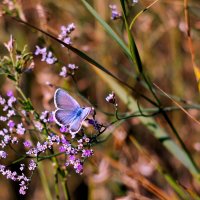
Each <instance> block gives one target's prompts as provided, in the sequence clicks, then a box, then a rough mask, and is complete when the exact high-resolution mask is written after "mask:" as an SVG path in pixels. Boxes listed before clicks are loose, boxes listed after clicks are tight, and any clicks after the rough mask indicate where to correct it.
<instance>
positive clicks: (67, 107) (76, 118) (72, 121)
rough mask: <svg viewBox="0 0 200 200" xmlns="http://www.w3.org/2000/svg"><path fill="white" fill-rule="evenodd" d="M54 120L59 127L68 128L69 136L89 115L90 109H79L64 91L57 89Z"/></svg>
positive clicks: (75, 102) (78, 128)
mask: <svg viewBox="0 0 200 200" xmlns="http://www.w3.org/2000/svg"><path fill="white" fill-rule="evenodd" d="M54 104H55V107H56V110H55V111H54V115H53V116H54V120H55V122H56V123H57V124H58V125H60V126H65V127H67V128H68V130H69V132H70V133H71V134H75V133H77V132H78V131H79V130H80V129H81V126H82V123H83V121H84V120H85V119H86V117H87V116H88V115H89V114H90V112H91V110H92V108H91V107H80V105H79V104H78V102H77V101H76V100H75V99H74V98H73V97H71V96H70V95H69V94H68V93H67V92H66V91H65V90H63V89H61V88H58V89H57V90H56V91H55V94H54Z"/></svg>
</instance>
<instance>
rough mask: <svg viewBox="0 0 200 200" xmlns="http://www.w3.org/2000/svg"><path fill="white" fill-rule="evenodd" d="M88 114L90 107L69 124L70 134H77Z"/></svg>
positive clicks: (84, 109)
mask: <svg viewBox="0 0 200 200" xmlns="http://www.w3.org/2000/svg"><path fill="white" fill-rule="evenodd" d="M90 112H91V108H90V107H87V108H83V109H82V111H81V114H80V115H79V116H76V118H75V119H74V120H73V121H72V122H71V123H70V126H69V131H70V133H72V134H73V133H77V132H78V131H79V130H80V128H81V126H82V123H83V121H84V120H85V118H86V117H87V116H88V115H89V114H90Z"/></svg>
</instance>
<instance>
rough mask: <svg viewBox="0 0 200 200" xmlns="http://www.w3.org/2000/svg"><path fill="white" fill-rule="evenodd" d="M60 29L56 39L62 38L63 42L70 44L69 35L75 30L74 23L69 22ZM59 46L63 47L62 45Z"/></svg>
mask: <svg viewBox="0 0 200 200" xmlns="http://www.w3.org/2000/svg"><path fill="white" fill-rule="evenodd" d="M60 30H61V33H60V34H59V35H58V39H59V40H62V41H63V42H64V43H65V44H68V45H72V41H71V38H70V36H69V35H70V34H71V32H72V31H74V30H75V25H74V23H71V24H69V25H68V26H61V28H60ZM61 46H62V47H64V46H63V45H61Z"/></svg>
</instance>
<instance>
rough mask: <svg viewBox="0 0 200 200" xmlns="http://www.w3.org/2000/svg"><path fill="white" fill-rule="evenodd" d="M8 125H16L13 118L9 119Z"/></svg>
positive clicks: (11, 126) (10, 126)
mask: <svg viewBox="0 0 200 200" xmlns="http://www.w3.org/2000/svg"><path fill="white" fill-rule="evenodd" d="M7 125H8V126H9V128H13V127H14V126H15V122H13V120H9V121H8V123H7Z"/></svg>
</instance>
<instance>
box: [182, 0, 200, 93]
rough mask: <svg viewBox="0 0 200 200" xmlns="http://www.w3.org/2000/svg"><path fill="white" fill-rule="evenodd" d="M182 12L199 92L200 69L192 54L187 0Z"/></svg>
mask: <svg viewBox="0 0 200 200" xmlns="http://www.w3.org/2000/svg"><path fill="white" fill-rule="evenodd" d="M184 14H185V23H186V32H187V39H188V46H189V50H190V55H191V60H192V66H193V70H194V74H195V77H196V81H197V86H198V89H199V92H200V70H199V68H198V67H197V64H196V62H195V55H194V47H193V43H192V38H191V33H190V19H189V11H188V0H184Z"/></svg>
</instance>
